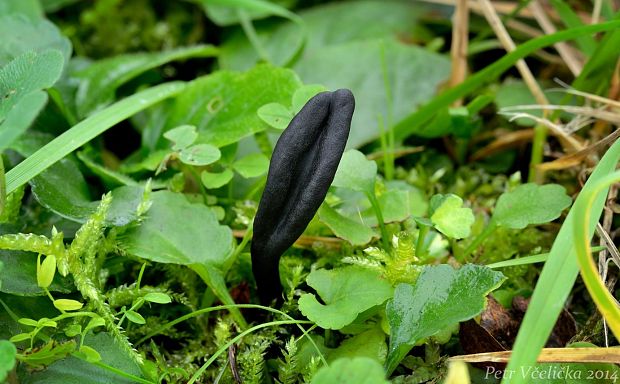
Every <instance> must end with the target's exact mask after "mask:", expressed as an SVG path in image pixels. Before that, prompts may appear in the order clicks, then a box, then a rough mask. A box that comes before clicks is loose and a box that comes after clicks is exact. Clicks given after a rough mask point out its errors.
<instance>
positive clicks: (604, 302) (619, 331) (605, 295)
mask: <svg viewBox="0 0 620 384" xmlns="http://www.w3.org/2000/svg"><path fill="white" fill-rule="evenodd" d="M618 181H620V172H614V173H612V174H610V175H607V176H606V177H604V178H602V179H600V180H598V181H597V183H596V184H594V185H593V186H592V188H591V189H589V190H588V191H586V192H585V193H583V192H582V196H583V198H582V199H579V201H578V202H577V203H575V206H574V207H573V210H574V211H575V220H574V222H575V223H574V225H573V228H574V232H573V233H574V235H575V242H576V248H577V261H578V262H579V267H580V269H581V277H582V278H583V282H584V283H585V285H586V288H588V292H590V296H592V299H593V300H594V302H595V303H596V306H597V307H598V310H599V311H600V312H601V314H602V315H603V317H605V320H607V324H608V325H609V327H610V328H611V331H612V332H613V334H614V336H615V337H616V339H618V340H620V308H619V307H618V305H617V304H616V301H615V299H614V297H613V296H612V295H611V293H609V290H608V289H607V287H606V286H605V282H604V281H603V280H602V279H601V278H600V276H599V273H598V269H597V267H596V264H594V260H592V249H591V247H590V238H591V237H592V233H593V231H589V230H588V228H587V227H586V226H585V225H581V223H588V222H590V221H591V216H592V215H591V207H592V205H593V204H594V201H595V199H597V198H598V199H599V200H600V199H601V198H606V197H607V191H608V189H609V187H610V186H611V185H612V184H614V183H616V182H618ZM598 216H599V215H594V217H595V218H596V219H597V220H598Z"/></svg>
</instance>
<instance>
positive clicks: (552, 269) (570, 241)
mask: <svg viewBox="0 0 620 384" xmlns="http://www.w3.org/2000/svg"><path fill="white" fill-rule="evenodd" d="M619 159H620V141H616V142H615V143H614V145H612V146H611V148H609V150H608V151H607V153H606V154H605V156H603V158H602V159H601V161H600V162H599V164H598V165H597V166H596V168H595V169H594V172H593V173H592V175H591V176H590V178H589V179H588V181H587V182H586V184H585V185H584V187H583V190H582V192H581V194H580V195H579V196H578V197H577V203H575V205H577V204H583V203H580V201H581V200H584V198H585V197H584V196H587V194H588V193H589V191H591V190H592V189H593V185H595V184H596V183H597V182H598V181H599V180H601V179H603V178H604V177H605V176H606V175H608V174H609V173H611V172H613V171H614V170H615V168H616V164H617V163H618V160H619ZM604 204H605V195H603V194H600V195H598V196H597V197H596V199H594V201H593V204H592V212H591V213H592V216H591V218H590V221H589V222H588V223H581V224H582V225H584V226H587V228H588V230H589V231H590V232H589V233H592V231H593V230H594V227H595V226H596V223H597V221H598V217H599V215H600V213H601V211H602V210H603V206H604ZM574 211H575V210H574V208H573V209H571V211H570V212H569V213H568V216H567V217H566V220H565V221H564V224H562V228H560V232H559V233H558V236H557V237H556V239H555V241H554V242H553V247H552V248H551V252H550V253H549V257H548V259H547V262H546V263H545V266H544V267H543V270H542V272H541V274H540V278H539V279H538V283H537V284H536V288H535V289H534V294H533V295H532V300H531V302H530V304H529V306H528V309H527V312H526V313H525V317H524V318H523V322H522V323H521V328H520V329H519V333H518V334H517V339H516V341H515V344H514V347H513V353H512V358H511V360H510V363H509V364H508V366H507V367H506V370H508V371H510V372H512V371H519V372H520V370H521V367H528V366H532V365H534V364H535V363H536V357H537V356H538V354H539V353H540V351H541V350H542V347H543V346H544V345H545V342H546V341H547V339H548V338H549V334H550V333H551V330H552V329H553V326H554V325H555V322H556V320H557V318H558V316H559V314H560V311H561V310H562V308H563V307H564V303H565V302H566V298H567V297H568V295H569V293H570V291H571V289H572V287H573V284H574V283H575V279H576V278H577V274H578V273H579V266H578V265H577V257H576V252H575V239H574V238H573V235H574V228H573V226H574V225H575V220H574V216H575V212H574ZM525 380H526V378H525V376H523V375H514V377H505V378H504V380H503V381H502V383H525Z"/></svg>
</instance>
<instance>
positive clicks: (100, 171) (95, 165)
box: [76, 150, 138, 189]
mask: <svg viewBox="0 0 620 384" xmlns="http://www.w3.org/2000/svg"><path fill="white" fill-rule="evenodd" d="M76 155H77V157H78V159H80V161H81V162H82V163H84V165H85V166H86V167H87V168H88V169H89V170H90V171H91V172H92V173H94V174H95V175H97V176H98V177H99V178H101V181H102V182H103V183H104V185H105V187H106V188H107V189H114V188H116V187H120V186H123V185H130V186H137V185H138V182H137V181H135V180H134V179H132V178H131V177H129V176H127V175H125V174H123V173H121V172H118V171H115V170H112V169H109V168H106V167H105V166H104V165H102V164H99V162H97V160H95V159H94V158H93V157H91V156H94V155H95V152H94V151H88V150H86V151H80V152H77V153H76Z"/></svg>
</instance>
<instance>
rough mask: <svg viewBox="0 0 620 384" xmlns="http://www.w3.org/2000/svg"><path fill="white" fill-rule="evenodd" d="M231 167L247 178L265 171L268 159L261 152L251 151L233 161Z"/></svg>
mask: <svg viewBox="0 0 620 384" xmlns="http://www.w3.org/2000/svg"><path fill="white" fill-rule="evenodd" d="M232 166H233V169H234V170H235V171H237V172H238V173H239V174H240V175H241V176H243V177H245V178H246V179H249V178H250V177H258V176H262V175H264V174H265V173H267V170H269V159H268V158H267V156H265V155H263V154H262V153H253V154H251V155H247V156H245V157H242V158H241V159H239V160H237V161H235V162H234V163H233V165H232Z"/></svg>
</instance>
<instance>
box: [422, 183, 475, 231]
mask: <svg viewBox="0 0 620 384" xmlns="http://www.w3.org/2000/svg"><path fill="white" fill-rule="evenodd" d="M430 210H431V221H432V222H433V224H434V225H435V228H436V229H437V230H438V231H439V232H441V233H443V234H444V235H446V236H448V237H451V238H454V239H463V238H465V237H467V236H469V234H470V233H471V226H472V224H473V223H474V221H475V218H474V213H473V212H472V210H471V208H466V207H463V199H461V198H460V197H458V196H457V195H453V194H448V195H435V196H433V197H432V198H431V202H430Z"/></svg>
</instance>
